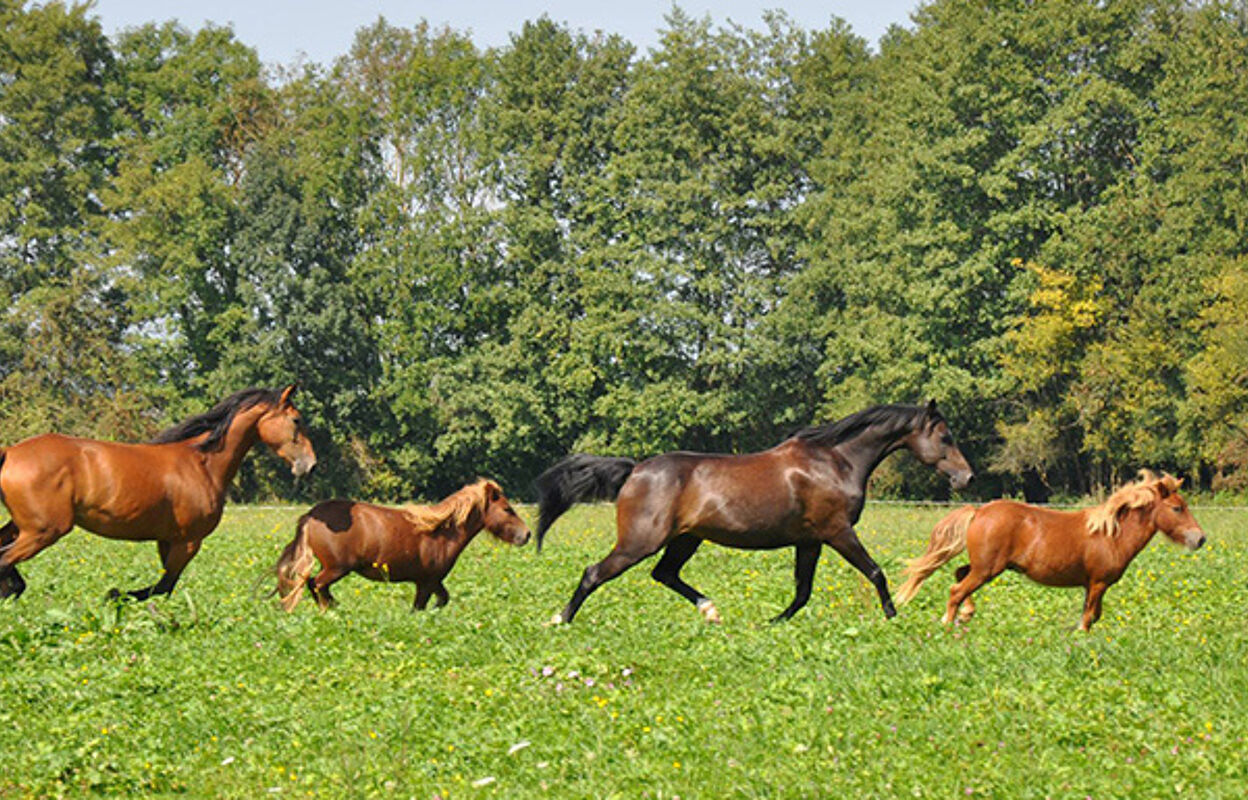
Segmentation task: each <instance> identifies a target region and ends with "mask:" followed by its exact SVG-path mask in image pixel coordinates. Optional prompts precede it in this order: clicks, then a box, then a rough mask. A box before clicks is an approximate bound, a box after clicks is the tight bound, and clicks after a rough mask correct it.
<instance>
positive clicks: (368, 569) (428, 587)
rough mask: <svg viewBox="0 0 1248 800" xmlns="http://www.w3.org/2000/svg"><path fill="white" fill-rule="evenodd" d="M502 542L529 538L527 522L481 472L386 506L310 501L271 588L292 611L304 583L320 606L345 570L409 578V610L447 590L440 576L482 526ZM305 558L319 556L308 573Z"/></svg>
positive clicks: (444, 596)
mask: <svg viewBox="0 0 1248 800" xmlns="http://www.w3.org/2000/svg"><path fill="white" fill-rule="evenodd" d="M483 528H484V529H485V530H488V531H489V532H490V533H492V534H494V535H495V536H497V537H498V538H499V539H501V540H503V541H504V542H507V543H508V544H514V545H522V544H524V543H525V542H527V541H528V540H529V529H528V526H526V525H525V524H524V521H523V520H521V519H520V517H519V516H517V514H516V512H515V510H514V509H513V508H512V507H511V503H509V502H508V501H507V498H506V497H504V496H503V490H502V489H501V488H499V485H498V484H497V483H495V482H494V481H491V480H486V479H481V480H478V481H477V482H476V483H472V484H469V485H467V486H465V487H464V488H462V489H460V490H459V491H458V492H455V493H454V494H452V495H451V496H449V497H447V498H446V499H445V500H443V501H442V502H440V503H438V504H437V505H433V506H405V507H403V508H387V507H385V506H375V505H371V504H369V503H357V502H355V501H352V500H327V501H325V502H323V503H318V504H317V505H316V506H314V507H313V508H312V510H311V511H309V512H308V513H306V514H304V515H303V516H302V517H300V518H299V523H298V525H296V526H295V538H294V541H292V542H291V543H290V544H288V545H287V546H286V549H285V550H284V551H283V552H282V556H281V558H280V559H278V562H277V570H276V571H277V593H278V595H279V596H280V597H281V598H282V606H283V607H284V608H285V609H286V610H287V611H292V610H294V607H295V606H296V605H297V604H298V603H299V599H300V598H301V597H302V596H303V590H304V587H305V586H306V587H307V588H308V589H310V590H311V591H312V595H313V596H314V597H315V598H316V600H317V602H318V603H319V604H320V606H321V608H322V609H325V608H328V607H329V606H330V605H331V604H332V603H333V602H334V598H333V595H331V594H330V592H329V587H330V586H331V585H332V584H333V583H334V582H335V581H338V580H340V579H341V578H343V577H345V576H346V575H348V574H350V573H352V572H358V573H359V574H361V575H363V576H364V577H366V578H368V579H370V580H374V581H403V582H408V583H414V584H416V603H415V608H416V610H417V611H421V610H424V608H425V607H426V606H427V605H428V604H429V596H430V595H431V594H432V595H436V596H437V598H438V602H437V605H438V606H444V605H446V603H447V601H448V600H450V594H449V593H448V592H447V591H446V587H445V586H444V585H442V579H443V578H445V577H446V574H447V573H448V572H450V571H451V567H453V566H455V560H456V559H457V558H459V554H460V553H462V552H463V550H464V548H465V547H467V546H468V543H469V542H471V541H472V539H473V537H475V536H476V535H477V534H478V533H480V532H481V530H482V529H483ZM313 560H316V561H320V562H321V571H320V572H319V573H317V575H316V577H315V578H312V577H309V576H310V575H311V573H312V562H313Z"/></svg>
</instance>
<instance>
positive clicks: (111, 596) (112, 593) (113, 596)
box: [104, 589, 123, 603]
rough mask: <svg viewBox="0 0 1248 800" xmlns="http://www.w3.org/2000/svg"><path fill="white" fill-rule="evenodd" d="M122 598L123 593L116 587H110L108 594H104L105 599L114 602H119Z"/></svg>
mask: <svg viewBox="0 0 1248 800" xmlns="http://www.w3.org/2000/svg"><path fill="white" fill-rule="evenodd" d="M122 598H123V595H122V593H121V592H120V591H118V590H116V589H109V590H108V594H106V595H104V599H105V600H108V601H109V602H113V603H115V602H117V601H118V600H121V599H122Z"/></svg>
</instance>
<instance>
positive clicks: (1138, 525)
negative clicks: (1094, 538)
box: [1118, 506, 1157, 561]
mask: <svg viewBox="0 0 1248 800" xmlns="http://www.w3.org/2000/svg"><path fill="white" fill-rule="evenodd" d="M1156 534H1157V526H1156V525H1154V524H1153V508H1152V506H1148V507H1145V508H1133V509H1131V510H1130V511H1128V512H1127V513H1126V514H1124V515H1123V517H1122V519H1121V520H1120V521H1119V523H1118V547H1119V551H1120V552H1121V553H1122V554H1123V556H1125V557H1126V560H1127V561H1130V560H1131V559H1132V558H1135V556H1136V555H1137V554H1139V552H1140V551H1141V550H1143V549H1144V548H1145V547H1147V546H1148V543H1149V542H1151V541H1152V540H1153V536H1155V535H1156Z"/></svg>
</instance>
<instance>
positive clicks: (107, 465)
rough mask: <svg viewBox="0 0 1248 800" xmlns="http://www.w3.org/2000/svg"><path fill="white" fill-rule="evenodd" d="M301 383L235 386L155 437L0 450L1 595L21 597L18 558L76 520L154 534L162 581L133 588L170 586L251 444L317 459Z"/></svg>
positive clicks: (53, 439) (53, 438)
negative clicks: (4, 520) (299, 393)
mask: <svg viewBox="0 0 1248 800" xmlns="http://www.w3.org/2000/svg"><path fill="white" fill-rule="evenodd" d="M294 391H295V387H294V385H293V384H292V385H290V386H287V387H286V388H285V389H284V390H282V391H280V392H278V391H275V390H271V389H247V390H245V391H241V392H238V393H237V394H233V395H231V396H229V397H227V398H226V399H224V400H222V401H221V402H220V403H218V404H217V405H216V406H214V407H213V408H212V409H211V410H210V411H208V412H207V413H204V414H200V415H199V416H195V417H191V418H190V419H188V420H186V421H184V422H182V423H180V424H178V425H175V426H174V427H172V428H170V429H168V430H166V431H165V432H163V433H161V434H160V435H158V436H157V437H156V438H155V439H154V440H153V441H152V442H151V443H149V444H119V443H116V442H99V441H95V440H93V439H77V438H74V437H72V436H61V435H60V434H55V433H46V434H43V435H41V436H35V437H32V438H30V439H26V440H25V441H23V442H20V443H18V444H15V445H13V446H12V447H10V448H8V449H7V450H3V451H0V499H3V501H4V504H5V505H6V506H8V508H9V514H10V515H11V516H12V520H11V521H10V522H9V523H8V524H7V525H5V526H4V528H2V529H0V597H17V596H18V595H20V594H21V593H22V591H23V590H24V589H25V588H26V582H25V581H24V580H22V577H21V575H19V574H18V572H17V567H16V565H17V564H19V563H21V562H23V561H25V560H26V559H28V558H30V557H32V556H34V555H35V554H36V553H38V552H39V551H40V550H43V549H44V548H45V547H47V546H49V545H51V544H52V543H54V542H55V541H56V540H57V539H60V538H61V537H62V536H64V535H65V534H67V533H69V531H70V530H71V529H72V528H73V527H74V526H75V525H77V526H79V527H82V528H86V529H87V530H89V531H91V532H92V533H98V534H99V535H100V536H106V537H108V538H110V539H129V540H132V541H156V542H157V546H158V548H159V550H160V561H161V564H162V565H163V566H164V572H163V573H161V576H160V580H158V581H157V582H156V583H155V584H154V585H152V586H149V587H147V588H145V589H139V590H137V591H133V592H130V593H129V594H130V595H131V596H132V597H134V598H135V599H139V600H143V599H146V598H148V597H150V596H151V595H153V594H168V593H169V592H172V591H173V587H174V586H175V585H176V584H177V582H178V577H179V576H180V575H181V574H182V570H183V569H185V568H186V565H187V563H188V562H189V561H190V560H191V559H192V558H194V557H195V554H196V553H197V552H199V546H200V543H201V542H203V540H204V537H205V536H207V535H208V534H210V533H212V531H213V530H214V529H215V528H216V527H217V523H218V522H219V521H220V520H221V511H222V509H224V507H225V491H226V488H227V487H228V486H229V485H230V481H231V480H233V478H234V475H235V473H236V472H238V467H239V465H240V464H242V461H243V456H245V455H246V454H247V451H248V450H250V449H251V447H252V445H254V444H255V443H256V442H258V441H259V442H264V443H265V444H267V445H268V446H269V448H270V449H271V450H273V452H275V453H277V455H278V456H280V457H281V458H282V459H283V460H284V461H286V463H288V464H290V467H291V471H292V472H294V474H295V475H296V476H299V475H303V474H305V473H307V472H308V471H310V470H311V469H312V467H314V466H315V465H316V454H315V453H314V452H313V451H312V444H311V442H309V441H308V437H307V435H306V433H305V431H304V428H303V422H302V419H301V418H300V416H299V411H298V410H297V409H296V408H295V407H294V405H292V404H291V402H290V398H291V395H292V394H294ZM114 594H116V593H115V592H114Z"/></svg>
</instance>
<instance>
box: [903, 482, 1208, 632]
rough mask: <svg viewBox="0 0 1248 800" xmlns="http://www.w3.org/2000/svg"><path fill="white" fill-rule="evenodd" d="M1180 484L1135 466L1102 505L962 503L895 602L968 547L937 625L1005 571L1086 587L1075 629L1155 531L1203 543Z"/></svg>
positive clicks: (966, 609)
mask: <svg viewBox="0 0 1248 800" xmlns="http://www.w3.org/2000/svg"><path fill="white" fill-rule="evenodd" d="M1182 484H1183V481H1182V480H1180V479H1178V478H1175V477H1174V476H1172V475H1161V476H1160V477H1159V476H1157V475H1156V474H1154V473H1153V472H1151V471H1149V470H1141V471H1140V474H1139V479H1138V480H1136V481H1135V482H1133V483H1129V484H1127V485H1125V486H1123V487H1122V488H1120V489H1118V490H1117V491H1115V492H1114V493H1113V494H1111V495H1110V496H1109V499H1107V500H1106V501H1105V502H1104V503H1101V504H1100V505H1098V506H1096V507H1094V508H1088V509H1083V510H1079V511H1057V510H1054V509H1049V508H1039V507H1037V506H1032V505H1027V504H1025V503H1018V502H1015V501H1013V500H994V501H993V502H991V503H987V504H985V505H982V506H980V507H978V508H976V507H975V506H963V507H962V508H959V509H958V510H956V511H954V512H953V513H951V514H949V515H948V516H946V517H945V518H944V519H942V520H941V521H940V522H938V523H937V524H936V528H935V529H934V530H933V531H932V537H931V541H930V542H929V543H928V546H927V550H926V551H925V552H924V553H923V555H922V556H920V557H919V558H916V559H914V560H913V561H910V562H909V563H908V564H907V566H906V570H905V575H904V576H905V579H906V580H905V583H904V584H903V585H902V587H901V589H900V590H898V592H897V600H898V603H899V604H900V603H905V602H908V601H909V600H910V599H911V598H913V597H914V595H915V594H916V593H917V592H918V590H919V586H921V585H922V583H923V581H925V580H927V578H928V577H930V576H931V574H932V573H933V572H935V571H936V570H937V569H939V568H940V567H941V566H943V565H944V564H946V563H947V562H949V561H950V560H951V559H953V557H954V556H956V555H957V554H958V553H961V552H962V551H963V550H965V551H966V553H967V556H968V558H969V560H970V563H969V564H966V565H964V566H961V567H959V568H958V569H957V571H956V572H955V573H954V577H955V578H956V580H957V583H955V584H954V585H953V588H952V589H951V590H950V591H949V603H948V605H947V606H946V608H945V615H944V618H943V620H942V621H943V622H944V623H945V624H946V625H948V624H950V623H952V622H953V621H954V619H955V617H956V618H957V619H958V620H960V621H963V622H965V621H967V620H969V619H970V618H971V616H972V615H974V613H975V605H974V603H973V602H972V601H971V594H972V593H973V592H974V591H975V590H976V589H978V588H979V587H981V586H983V585H984V584H985V583H987V582H988V581H990V580H992V579H993V578H995V577H997V576H998V575H1000V574H1001V573H1002V572H1004V571H1005V570H1007V569H1011V570H1014V571H1015V572H1021V573H1023V574H1024V575H1026V576H1027V577H1029V578H1031V579H1032V580H1033V581H1036V582H1037V583H1041V584H1044V585H1046V586H1082V587H1084V591H1085V594H1084V602H1083V617H1082V619H1081V620H1080V623H1079V630H1081V631H1087V630H1089V629H1090V628H1091V627H1092V625H1093V623H1095V622H1096V621H1097V620H1098V619H1100V618H1101V600H1102V598H1103V597H1104V595H1105V591H1106V590H1107V589H1108V588H1109V587H1110V586H1112V585H1114V584H1115V583H1117V582H1118V579H1119V578H1121V577H1122V574H1123V573H1124V572H1125V571H1126V569H1127V565H1128V564H1130V563H1131V560H1132V559H1133V558H1135V556H1136V555H1137V554H1139V552H1140V551H1141V550H1143V549H1144V547H1145V545H1147V544H1148V543H1149V541H1151V540H1152V538H1153V535H1154V534H1155V533H1157V531H1161V532H1162V533H1164V534H1165V535H1166V536H1168V537H1170V539H1171V540H1173V541H1174V542H1176V543H1178V544H1181V545H1183V546H1185V547H1186V548H1187V549H1188V550H1197V549H1199V548H1200V546H1201V545H1203V544H1204V543H1205V532H1204V531H1203V530H1201V528H1200V525H1199V524H1198V523H1197V522H1196V519H1195V518H1194V517H1193V516H1192V513H1191V510H1190V509H1189V508H1188V507H1187V502H1186V501H1185V500H1184V499H1183V496H1182V495H1180V494H1179V487H1180V486H1182Z"/></svg>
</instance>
